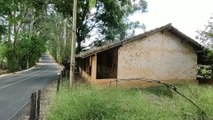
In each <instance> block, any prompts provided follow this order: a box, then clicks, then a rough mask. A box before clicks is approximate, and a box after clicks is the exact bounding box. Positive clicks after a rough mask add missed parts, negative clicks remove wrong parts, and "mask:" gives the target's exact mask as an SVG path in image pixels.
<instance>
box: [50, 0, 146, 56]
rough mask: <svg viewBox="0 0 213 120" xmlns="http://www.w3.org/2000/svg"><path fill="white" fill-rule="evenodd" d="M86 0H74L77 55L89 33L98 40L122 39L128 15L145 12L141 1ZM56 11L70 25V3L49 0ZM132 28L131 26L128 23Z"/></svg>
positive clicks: (71, 2)
mask: <svg viewBox="0 0 213 120" xmlns="http://www.w3.org/2000/svg"><path fill="white" fill-rule="evenodd" d="M93 2H94V3H92V6H91V2H90V1H89V0H79V1H78V11H77V33H76V34H77V53H79V52H80V51H81V50H82V45H81V44H82V42H84V41H85V40H86V39H89V38H90V37H91V34H92V32H96V34H98V35H99V36H98V37H97V39H98V40H103V39H104V40H108V41H109V40H110V41H113V40H116V39H123V38H125V37H126V35H127V29H128V28H129V26H130V24H129V23H130V22H129V21H128V16H130V15H132V14H134V13H135V12H137V11H138V12H141V13H142V12H146V10H147V2H146V1H145V0H138V1H134V0H93ZM50 3H51V4H54V5H55V8H56V11H58V12H61V13H63V15H64V16H65V17H66V18H67V19H68V20H69V21H70V22H72V19H71V18H72V9H73V8H72V6H73V5H72V4H73V1H72V0H50ZM131 25H132V23H131Z"/></svg>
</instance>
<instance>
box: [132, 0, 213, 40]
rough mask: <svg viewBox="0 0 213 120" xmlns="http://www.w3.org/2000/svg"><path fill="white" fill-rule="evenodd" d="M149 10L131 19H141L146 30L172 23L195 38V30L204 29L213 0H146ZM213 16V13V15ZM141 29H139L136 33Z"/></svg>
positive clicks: (210, 12) (211, 10)
mask: <svg viewBox="0 0 213 120" xmlns="http://www.w3.org/2000/svg"><path fill="white" fill-rule="evenodd" d="M146 1H147V2H148V12H147V13H144V14H142V15H139V14H136V15H134V16H133V17H131V20H138V21H141V22H142V23H144V24H145V25H146V28H147V29H146V30H150V29H154V28H156V27H160V26H163V25H166V24H168V23H172V25H173V26H174V27H176V28H177V29H179V30H180V31H181V32H183V33H185V34H186V35H188V36H190V37H191V38H193V39H194V38H195V36H196V35H197V34H196V32H195V31H197V30H198V29H200V30H203V29H204V25H205V24H207V21H208V19H209V18H210V16H211V14H213V0H146ZM212 16H213V15H212ZM140 32H141V31H137V32H136V34H138V33H140Z"/></svg>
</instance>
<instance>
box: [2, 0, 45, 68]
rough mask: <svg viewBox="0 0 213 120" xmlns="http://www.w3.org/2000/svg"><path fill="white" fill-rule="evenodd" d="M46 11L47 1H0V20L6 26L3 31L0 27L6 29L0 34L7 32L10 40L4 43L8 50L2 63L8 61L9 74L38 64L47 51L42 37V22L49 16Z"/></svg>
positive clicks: (4, 40) (4, 39) (7, 39)
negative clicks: (40, 21) (40, 24)
mask: <svg viewBox="0 0 213 120" xmlns="http://www.w3.org/2000/svg"><path fill="white" fill-rule="evenodd" d="M45 7H46V1H45V0H7V1H5V0H4V1H0V19H3V22H4V23H5V24H3V25H4V27H2V24H0V25H1V28H5V29H1V31H3V30H4V34H5V35H6V36H7V38H6V37H4V38H3V40H2V43H1V44H2V46H6V47H5V48H6V50H4V52H3V53H2V55H1V56H0V57H1V58H0V59H4V58H6V62H7V68H8V69H9V70H10V71H16V70H20V69H25V68H26V66H27V67H28V64H29V63H30V64H31V65H33V64H35V61H36V60H37V59H38V57H40V55H41V52H43V51H44V49H45V47H44V45H45V42H44V41H45V40H44V38H43V37H42V36H40V29H39V20H40V19H42V16H44V15H45V14H46V8H45ZM5 30H7V31H5ZM28 31H29V32H28ZM1 33H2V32H1ZM27 35H28V36H27ZM45 39H46V38H45ZM33 44H36V45H33ZM37 45H39V46H37ZM29 46H31V49H32V50H31V49H30V48H29ZM30 50H31V52H30V53H29V51H30ZM29 54H30V55H31V57H29ZM29 59H30V60H29ZM23 64H25V65H23Z"/></svg>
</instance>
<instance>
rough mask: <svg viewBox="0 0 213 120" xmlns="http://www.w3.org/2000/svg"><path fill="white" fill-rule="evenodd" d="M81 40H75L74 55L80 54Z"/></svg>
mask: <svg viewBox="0 0 213 120" xmlns="http://www.w3.org/2000/svg"><path fill="white" fill-rule="evenodd" d="M81 49H82V48H81V40H77V48H76V54H78V53H80V52H81Z"/></svg>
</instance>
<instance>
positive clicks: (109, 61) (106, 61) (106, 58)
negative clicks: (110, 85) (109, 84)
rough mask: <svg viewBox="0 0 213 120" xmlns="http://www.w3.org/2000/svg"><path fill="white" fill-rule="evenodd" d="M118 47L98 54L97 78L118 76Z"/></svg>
mask: <svg viewBox="0 0 213 120" xmlns="http://www.w3.org/2000/svg"><path fill="white" fill-rule="evenodd" d="M117 67H118V48H113V49H110V50H106V51H104V52H101V53H98V54H97V79H107V78H117Z"/></svg>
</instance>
